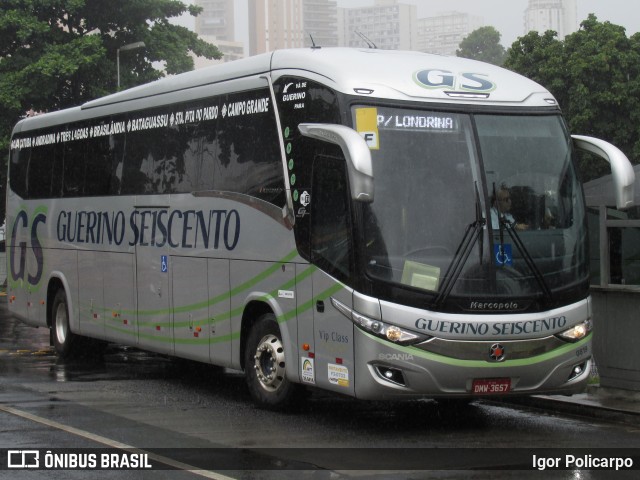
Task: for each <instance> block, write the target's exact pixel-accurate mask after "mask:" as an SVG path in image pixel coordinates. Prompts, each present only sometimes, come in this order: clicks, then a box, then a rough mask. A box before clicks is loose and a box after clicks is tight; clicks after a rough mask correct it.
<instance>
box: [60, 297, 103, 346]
mask: <svg viewBox="0 0 640 480" xmlns="http://www.w3.org/2000/svg"><path fill="white" fill-rule="evenodd" d="M51 343H52V344H53V346H54V347H55V349H56V353H57V354H58V356H59V357H60V358H73V357H85V356H86V357H93V356H95V357H99V356H100V355H101V354H102V353H103V352H104V348H105V347H106V343H104V342H100V341H97V340H92V339H89V338H87V337H82V336H80V335H76V334H75V333H73V332H72V331H71V326H70V323H69V305H68V302H67V295H66V293H65V291H64V290H63V289H60V290H58V291H57V292H56V296H55V297H54V298H53V303H52V305H51Z"/></svg>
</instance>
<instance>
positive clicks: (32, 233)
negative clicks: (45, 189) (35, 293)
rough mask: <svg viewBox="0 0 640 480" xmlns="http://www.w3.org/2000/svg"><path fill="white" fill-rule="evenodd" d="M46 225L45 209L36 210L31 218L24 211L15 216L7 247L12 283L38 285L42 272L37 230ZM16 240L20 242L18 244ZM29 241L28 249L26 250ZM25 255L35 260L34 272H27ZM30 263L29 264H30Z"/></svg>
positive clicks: (30, 270) (31, 270) (40, 249)
mask: <svg viewBox="0 0 640 480" xmlns="http://www.w3.org/2000/svg"><path fill="white" fill-rule="evenodd" d="M46 223H47V209H46V207H39V208H37V209H36V210H35V211H34V213H33V215H32V216H31V218H29V214H28V213H27V212H26V211H25V210H20V211H19V212H18V214H17V215H16V218H15V221H14V222H13V226H12V228H11V243H10V245H9V247H10V248H9V252H8V254H9V269H10V272H9V273H10V275H11V279H12V280H13V281H14V282H19V281H26V282H27V283H28V284H29V285H38V284H39V283H40V280H41V279H42V272H43V270H44V258H43V255H42V244H41V243H40V239H39V238H38V229H39V228H40V227H41V226H43V225H44V224H46ZM18 238H20V242H19V243H18ZM27 238H28V239H29V244H30V246H31V247H30V248H27V245H28V244H27V241H26V239H27ZM27 255H31V256H32V258H33V260H35V267H36V268H35V272H33V269H29V271H27ZM30 263H31V262H30Z"/></svg>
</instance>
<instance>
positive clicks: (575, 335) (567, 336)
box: [558, 319, 593, 342]
mask: <svg viewBox="0 0 640 480" xmlns="http://www.w3.org/2000/svg"><path fill="white" fill-rule="evenodd" d="M592 328H593V327H592V324H591V319H587V320H585V321H584V322H582V323H578V324H577V325H574V326H573V327H571V328H570V329H568V330H565V331H564V332H562V333H559V334H558V336H559V337H560V338H562V339H563V340H567V341H568V342H577V341H579V340H582V339H583V338H584V337H586V336H587V335H589V333H590V332H591V330H592Z"/></svg>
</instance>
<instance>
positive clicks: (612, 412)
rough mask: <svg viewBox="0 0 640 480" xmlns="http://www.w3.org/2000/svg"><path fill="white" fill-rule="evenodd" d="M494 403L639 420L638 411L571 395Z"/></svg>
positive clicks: (620, 421) (545, 396)
mask: <svg viewBox="0 0 640 480" xmlns="http://www.w3.org/2000/svg"><path fill="white" fill-rule="evenodd" d="M495 403H499V404H514V405H522V406H524V407H528V408H532V409H537V410H545V411H554V412H558V413H563V414H568V415H573V416H577V417H587V418H597V419H600V420H607V421H610V422H616V423H626V424H628V423H632V424H637V423H639V421H640V412H639V411H634V410H626V409H621V408H614V407H607V406H604V405H599V404H596V403H592V402H589V401H588V400H585V401H582V400H578V399H573V398H572V397H561V396H550V395H534V396H531V397H521V398H510V399H503V400H496V401H495Z"/></svg>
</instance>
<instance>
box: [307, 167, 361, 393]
mask: <svg viewBox="0 0 640 480" xmlns="http://www.w3.org/2000/svg"><path fill="white" fill-rule="evenodd" d="M349 203H350V202H349V189H348V186H347V177H346V162H345V159H344V158H338V157H332V156H324V155H318V156H317V157H316V159H315V161H314V169H313V186H312V193H311V242H310V243H311V259H312V262H313V263H314V264H315V265H316V266H318V267H319V268H318V270H316V271H315V272H314V274H313V296H314V302H315V304H314V305H313V308H314V318H313V325H314V337H315V365H314V370H315V383H316V384H317V385H318V386H319V387H322V388H326V389H329V390H334V391H337V392H342V393H346V394H350V395H353V394H354V377H353V375H354V345H353V329H354V326H353V323H352V322H351V320H350V319H348V318H347V317H346V316H345V313H343V312H341V311H340V310H339V309H338V308H336V305H341V306H343V307H346V309H351V308H352V305H353V299H352V290H351V289H350V288H348V287H346V286H345V285H344V284H343V283H342V281H348V279H349V278H350V276H351V275H352V272H353V249H352V238H351V232H352V228H351V218H350V217H351V216H350V208H349ZM335 301H337V302H339V303H336V302H335Z"/></svg>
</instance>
